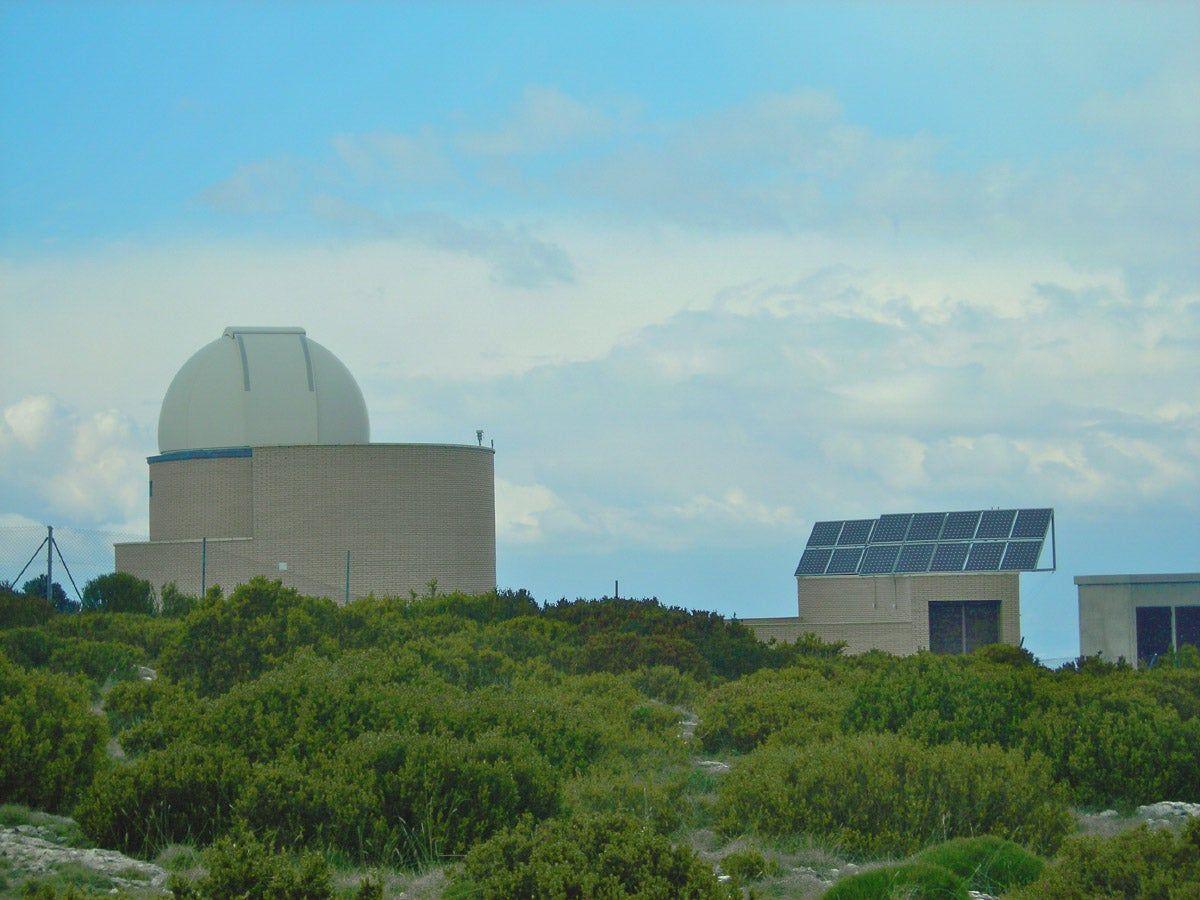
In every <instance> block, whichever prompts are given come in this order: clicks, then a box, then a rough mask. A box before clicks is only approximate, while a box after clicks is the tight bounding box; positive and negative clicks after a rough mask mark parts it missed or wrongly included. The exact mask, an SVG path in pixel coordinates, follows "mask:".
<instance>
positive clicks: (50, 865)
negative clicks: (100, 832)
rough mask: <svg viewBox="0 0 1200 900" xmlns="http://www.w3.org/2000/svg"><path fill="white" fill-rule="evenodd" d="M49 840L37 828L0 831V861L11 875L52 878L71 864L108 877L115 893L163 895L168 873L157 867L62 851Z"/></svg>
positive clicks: (100, 853)
mask: <svg viewBox="0 0 1200 900" xmlns="http://www.w3.org/2000/svg"><path fill="white" fill-rule="evenodd" d="M48 837H50V832H49V831H48V830H47V829H44V828H40V827H38V826H36V825H17V826H15V827H12V828H0V858H3V859H4V860H5V861H6V862H7V863H8V864H9V867H10V872H11V874H13V875H16V874H19V873H27V874H30V875H51V874H53V873H54V872H55V871H56V870H57V869H59V868H61V867H62V866H64V865H68V864H74V865H78V866H83V867H84V868H87V869H91V870H92V871H93V872H96V873H98V874H100V875H103V876H105V877H107V878H108V879H110V880H111V881H112V882H113V884H114V886H115V887H114V889H120V888H126V889H134V888H136V889H140V890H142V891H145V890H146V889H147V888H150V889H156V890H159V891H161V892H162V893H164V894H165V893H166V891H165V889H164V886H165V885H166V883H167V872H166V870H164V869H162V868H160V867H159V866H156V865H153V864H151V863H148V862H142V861H141V860H140V859H133V858H131V857H128V856H126V855H125V854H123V853H118V852H117V851H115V850H98V849H92V848H80V847H63V846H60V845H59V844H56V843H54V842H53V841H52V840H47V838H48ZM118 893H119V890H118Z"/></svg>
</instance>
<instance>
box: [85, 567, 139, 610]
mask: <svg viewBox="0 0 1200 900" xmlns="http://www.w3.org/2000/svg"><path fill="white" fill-rule="evenodd" d="M83 609H84V611H85V612H128V613H142V614H144V615H148V616H152V615H154V612H155V610H154V588H153V587H151V586H150V582H148V581H143V580H142V579H141V578H138V577H137V576H136V575H130V574H129V573H128V572H113V573H111V574H109V575H100V576H98V577H96V578H93V579H92V580H91V581H89V582H88V583H87V584H85V585H84V586H83Z"/></svg>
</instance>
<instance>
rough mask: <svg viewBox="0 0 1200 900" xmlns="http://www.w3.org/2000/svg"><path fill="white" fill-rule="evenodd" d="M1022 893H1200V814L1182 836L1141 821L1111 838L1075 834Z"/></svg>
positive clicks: (1141, 898) (1143, 898) (1143, 899)
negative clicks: (1138, 824)
mask: <svg viewBox="0 0 1200 900" xmlns="http://www.w3.org/2000/svg"><path fill="white" fill-rule="evenodd" d="M1017 896H1019V897H1023V898H1028V900H1039V898H1042V897H1055V898H1061V900H1086V898H1091V897H1129V898H1136V900H1156V898H1160V897H1162V898H1167V897H1170V898H1176V897H1178V898H1184V897H1200V818H1196V817H1193V818H1192V819H1191V820H1190V821H1189V822H1188V824H1187V827H1186V828H1184V830H1183V833H1182V834H1180V835H1179V836H1175V835H1174V834H1172V833H1171V832H1170V831H1168V830H1165V829H1163V830H1158V831H1151V830H1150V829H1149V828H1147V827H1146V826H1145V825H1141V826H1139V827H1138V828H1136V829H1134V830H1133V831H1127V832H1125V833H1123V834H1118V835H1117V836H1115V837H1111V838H1101V837H1076V838H1072V839H1070V840H1069V841H1067V842H1066V843H1065V844H1064V845H1063V848H1062V852H1061V853H1060V854H1059V856H1058V859H1056V860H1055V861H1054V862H1052V863H1051V864H1050V865H1048V866H1046V869H1045V871H1044V872H1043V873H1042V876H1041V878H1039V879H1038V880H1037V881H1035V882H1033V884H1031V885H1029V886H1028V887H1027V888H1026V889H1025V890H1023V891H1021V892H1020V893H1019V894H1017Z"/></svg>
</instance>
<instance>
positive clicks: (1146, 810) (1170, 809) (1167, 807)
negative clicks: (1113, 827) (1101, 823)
mask: <svg viewBox="0 0 1200 900" xmlns="http://www.w3.org/2000/svg"><path fill="white" fill-rule="evenodd" d="M1106 812H1107V810H1106ZM1137 814H1138V815H1139V816H1141V817H1142V818H1143V819H1150V820H1153V819H1160V820H1167V821H1169V820H1171V819H1184V818H1187V817H1188V816H1200V803H1183V802H1181V801H1179V800H1163V801H1161V802H1159V803H1149V804H1147V805H1146V806H1139V807H1138V808H1137ZM1101 815H1104V813H1101ZM1152 824H1157V823H1154V822H1152ZM1163 824H1166V822H1165V821H1164V823H1163Z"/></svg>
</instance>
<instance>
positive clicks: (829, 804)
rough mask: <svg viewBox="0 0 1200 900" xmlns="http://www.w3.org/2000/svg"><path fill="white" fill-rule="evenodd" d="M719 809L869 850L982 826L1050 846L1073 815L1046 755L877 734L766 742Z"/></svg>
mask: <svg viewBox="0 0 1200 900" xmlns="http://www.w3.org/2000/svg"><path fill="white" fill-rule="evenodd" d="M717 815H718V822H719V825H720V827H721V829H722V830H723V831H724V832H726V833H729V834H733V833H740V832H742V831H743V830H745V829H747V828H748V829H750V830H753V831H755V832H758V833H760V834H764V835H777V836H783V835H790V834H796V833H807V834H810V835H813V836H818V837H821V838H823V839H825V840H829V841H833V842H836V843H838V844H840V845H841V846H842V847H843V848H844V849H845V850H847V851H849V852H852V853H866V854H905V853H911V852H913V851H914V850H917V849H918V848H920V847H922V846H924V845H926V844H928V843H930V842H931V841H934V840H945V839H947V838H951V837H965V836H973V835H983V834H997V835H1000V836H1003V837H1006V838H1011V839H1012V840H1015V841H1018V842H1019V843H1022V844H1025V845H1028V846H1032V847H1035V848H1037V849H1039V850H1052V849H1053V848H1054V847H1056V846H1057V845H1058V843H1059V841H1060V840H1061V839H1062V837H1063V836H1064V835H1065V834H1066V833H1067V831H1068V830H1069V829H1070V828H1071V824H1072V820H1071V816H1070V813H1069V812H1068V810H1067V805H1066V795H1065V792H1064V790H1063V789H1062V787H1061V786H1060V785H1058V784H1056V783H1055V782H1054V780H1053V779H1052V778H1051V777H1050V767H1049V764H1048V763H1047V762H1046V760H1045V759H1044V758H1043V757H1038V756H1035V757H1033V758H1030V759H1026V757H1025V756H1024V754H1022V753H1021V752H1020V751H1005V750H1003V749H1001V748H999V747H995V746H981V747H976V746H971V745H967V744H959V743H951V744H945V745H939V746H933V747H930V746H926V745H923V744H920V743H917V742H916V741H912V740H910V739H907V738H904V737H901V736H899V735H870V734H866V735H855V736H852V737H843V738H838V739H835V740H832V741H826V742H821V743H812V744H808V745H806V746H801V747H796V746H788V745H783V744H768V745H766V746H764V747H761V748H759V749H758V750H756V751H754V752H753V753H751V754H750V755H749V756H747V757H745V758H744V759H742V760H740V761H738V762H737V763H735V764H734V767H733V770H732V771H731V772H730V773H729V774H728V775H726V776H725V777H724V779H723V780H722V782H721V788H720V794H719V798H718V804H717Z"/></svg>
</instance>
